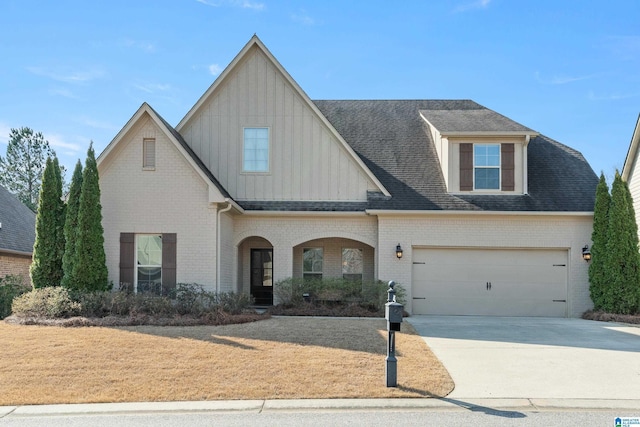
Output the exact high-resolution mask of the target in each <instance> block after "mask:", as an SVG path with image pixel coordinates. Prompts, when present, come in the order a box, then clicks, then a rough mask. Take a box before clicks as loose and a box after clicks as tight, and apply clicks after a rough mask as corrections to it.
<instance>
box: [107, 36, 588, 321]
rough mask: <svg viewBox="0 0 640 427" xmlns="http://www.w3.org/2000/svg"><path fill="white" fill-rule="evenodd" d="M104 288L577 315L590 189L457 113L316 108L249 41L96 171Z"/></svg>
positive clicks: (403, 105) (576, 170) (407, 106)
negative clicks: (327, 283) (298, 280)
mask: <svg viewBox="0 0 640 427" xmlns="http://www.w3.org/2000/svg"><path fill="white" fill-rule="evenodd" d="M98 168H99V172H100V183H101V192H102V196H101V197H102V206H103V217H104V218H103V225H104V230H105V250H106V255H107V265H108V269H109V278H110V280H112V281H113V282H114V283H116V284H117V283H119V282H125V283H130V284H133V285H134V286H135V288H136V289H138V290H144V289H156V290H158V289H160V288H167V287H172V286H175V284H176V282H178V283H179V282H196V283H200V284H202V285H204V286H206V287H207V288H208V289H209V290H212V291H236V292H250V293H251V294H252V295H253V296H254V297H255V298H256V301H257V303H260V304H266V305H268V304H272V303H273V287H274V286H275V285H276V283H277V282H278V281H279V280H281V279H285V278H288V277H345V278H350V279H360V278H361V279H365V280H368V279H381V280H385V281H386V280H395V281H396V282H398V283H401V284H402V285H404V287H405V288H406V290H407V294H408V305H407V307H406V308H407V310H408V311H409V312H412V313H418V314H425V313H426V314H479V315H508V316H559V317H564V316H579V315H580V314H581V313H582V312H583V311H585V310H587V309H589V308H590V307H591V301H590V298H589V287H588V277H587V270H588V265H587V263H586V262H585V261H584V260H583V258H582V250H583V247H585V245H589V244H590V237H591V228H592V219H593V204H594V194H595V187H596V185H597V177H596V175H595V174H594V172H593V171H592V169H591V167H590V166H589V165H588V163H587V162H586V161H585V159H584V158H583V156H582V155H581V154H580V153H579V152H577V151H575V150H573V149H571V148H569V147H567V146H565V145H563V144H560V143H558V142H556V141H554V140H552V139H550V138H547V137H545V136H543V135H541V134H539V133H538V132H535V131H533V130H531V129H529V128H527V127H525V126H522V125H520V124H518V123H516V122H514V121H513V120H510V119H509V118H507V117H504V116H502V115H500V114H498V113H496V112H494V111H492V110H490V109H487V108H485V107H483V106H481V105H479V104H477V103H475V102H473V101H469V100H361V101H346V100H341V101H313V100H311V99H309V97H308V96H307V95H306V94H305V92H304V91H303V90H302V88H301V87H300V86H298V84H297V83H296V81H295V80H294V79H293V78H292V77H291V76H290V75H289V73H288V72H287V71H286V70H285V69H284V68H283V67H282V65H281V64H280V63H279V62H278V61H277V60H276V59H275V57H274V56H273V55H272V54H271V52H269V50H268V49H267V48H266V47H265V46H264V44H263V43H262V42H261V40H260V39H259V38H258V37H256V36H254V37H252V38H251V40H250V41H249V42H248V43H247V44H246V45H245V46H244V48H243V49H242V50H241V51H240V53H239V54H238V55H237V56H236V57H235V59H234V60H233V61H232V62H231V64H229V66H227V68H226V69H225V70H224V71H223V72H222V73H221V74H220V76H219V77H218V78H217V79H216V80H215V81H214V83H213V84H212V85H211V87H209V89H208V90H207V91H206V92H205V93H204V95H203V96H202V97H201V98H200V99H199V100H198V102H197V103H196V104H195V105H194V106H193V108H191V110H190V111H188V112H187V114H186V116H185V117H184V118H183V119H182V120H181V121H180V123H178V124H177V126H175V127H172V126H171V125H169V124H168V123H167V122H166V121H165V120H164V119H163V118H162V117H161V116H160V115H159V114H158V113H157V112H156V111H154V110H153V109H152V108H151V107H150V106H149V105H147V104H146V103H145V104H143V105H142V106H141V107H140V108H139V110H138V111H137V112H136V113H135V114H134V115H133V117H132V118H131V119H130V120H129V122H128V123H127V124H126V125H125V127H124V128H123V129H122V130H121V131H120V132H119V133H118V134H117V135H116V137H115V138H114V140H113V141H112V142H111V143H110V144H109V145H108V146H107V148H106V149H105V150H104V151H103V153H102V154H101V155H100V156H99V158H98Z"/></svg>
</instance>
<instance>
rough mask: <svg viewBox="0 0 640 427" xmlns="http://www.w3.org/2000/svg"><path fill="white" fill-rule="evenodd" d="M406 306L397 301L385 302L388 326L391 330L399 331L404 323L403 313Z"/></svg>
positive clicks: (385, 315)
mask: <svg viewBox="0 0 640 427" xmlns="http://www.w3.org/2000/svg"><path fill="white" fill-rule="evenodd" d="M403 312H404V306H403V305H402V304H399V303H397V302H395V301H394V302H388V303H386V304H385V312H384V318H385V319H387V328H388V330H389V331H399V330H400V324H401V323H402V314H403Z"/></svg>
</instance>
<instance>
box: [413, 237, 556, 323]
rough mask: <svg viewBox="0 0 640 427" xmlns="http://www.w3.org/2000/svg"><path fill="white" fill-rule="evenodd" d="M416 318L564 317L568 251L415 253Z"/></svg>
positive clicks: (462, 250)
mask: <svg viewBox="0 0 640 427" xmlns="http://www.w3.org/2000/svg"><path fill="white" fill-rule="evenodd" d="M412 271H413V284H412V294H413V295H412V297H413V299H412V309H413V313H415V314H441V315H488V316H547V317H566V315H567V314H566V313H567V251H566V250H524V249H505V250H496V249H450V248H442V249H414V250H413V270H412Z"/></svg>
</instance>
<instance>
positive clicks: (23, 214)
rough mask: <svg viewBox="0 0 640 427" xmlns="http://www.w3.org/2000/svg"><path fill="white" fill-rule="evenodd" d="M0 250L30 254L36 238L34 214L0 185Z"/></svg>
mask: <svg viewBox="0 0 640 427" xmlns="http://www.w3.org/2000/svg"><path fill="white" fill-rule="evenodd" d="M0 223H1V224H2V226H1V228H0V252H9V253H17V254H20V255H31V254H32V253H33V243H34V241H35V239H36V214H35V213H33V211H31V209H29V208H28V207H27V206H26V205H25V204H24V203H22V202H21V201H20V200H18V198H17V197H16V196H14V195H13V194H11V193H9V191H8V190H7V189H6V188H4V187H2V186H0Z"/></svg>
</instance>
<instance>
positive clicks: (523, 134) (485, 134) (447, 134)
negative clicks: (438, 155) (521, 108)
mask: <svg viewBox="0 0 640 427" xmlns="http://www.w3.org/2000/svg"><path fill="white" fill-rule="evenodd" d="M439 132H440V134H441V135H442V136H443V137H478V138H494V137H501V136H519V137H523V138H527V141H528V140H529V139H531V138H535V137H536V136H538V135H540V134H539V133H537V132H523V131H482V132H477V131H451V132H445V131H439Z"/></svg>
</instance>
